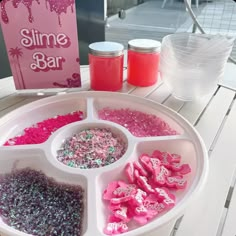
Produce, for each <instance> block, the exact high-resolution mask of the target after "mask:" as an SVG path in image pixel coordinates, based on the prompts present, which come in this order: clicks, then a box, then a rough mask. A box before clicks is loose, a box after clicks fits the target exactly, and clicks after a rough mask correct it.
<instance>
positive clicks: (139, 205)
mask: <svg viewBox="0 0 236 236" xmlns="http://www.w3.org/2000/svg"><path fill="white" fill-rule="evenodd" d="M180 161H181V156H180V155H178V154H170V153H168V152H161V151H159V150H155V151H154V152H153V153H152V155H148V154H142V155H141V156H139V161H135V162H130V163H128V164H127V165H126V166H125V169H124V173H125V175H126V177H127V180H128V181H113V182H111V183H109V184H108V186H107V188H106V189H105V191H104V192H103V199H104V200H106V201H108V202H109V203H108V209H109V212H110V213H111V214H110V216H109V217H108V219H107V224H106V227H105V228H104V233H105V234H108V235H114V234H120V233H124V232H127V231H128V230H129V224H130V223H131V225H133V224H132V222H136V223H137V224H138V225H144V224H146V223H148V222H149V221H150V220H151V219H153V218H154V217H156V216H158V215H159V214H161V213H162V212H166V211H168V210H170V209H171V208H173V207H174V206H175V203H176V197H175V195H174V192H175V191H177V190H183V189H185V188H186V186H187V180H185V179H184V175H186V174H188V173H190V172H191V168H190V166H189V165H188V164H181V163H180Z"/></svg>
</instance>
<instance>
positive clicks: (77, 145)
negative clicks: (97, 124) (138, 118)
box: [57, 128, 127, 169]
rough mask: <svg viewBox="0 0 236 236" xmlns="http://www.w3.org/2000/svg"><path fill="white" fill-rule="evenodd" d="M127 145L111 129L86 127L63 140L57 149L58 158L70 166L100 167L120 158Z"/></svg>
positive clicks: (81, 167) (82, 167)
mask: <svg viewBox="0 0 236 236" xmlns="http://www.w3.org/2000/svg"><path fill="white" fill-rule="evenodd" d="M126 146H127V145H126V143H125V142H124V141H123V140H122V139H121V138H120V137H118V136H116V135H115V134H113V133H112V132H111V131H110V130H109V129H105V128H91V129H85V130H82V131H80V132H79V133H77V134H75V135H73V136H72V137H70V138H67V139H66V140H65V141H64V142H63V144H62V146H61V148H60V149H59V150H58V151H57V159H58V160H59V161H60V162H62V163H63V164H65V165H67V166H70V167H75V168H80V169H92V168H99V167H102V166H106V165H110V164H112V163H114V162H115V161H117V160H118V159H120V158H121V157H122V156H123V154H124V153H125V151H126Z"/></svg>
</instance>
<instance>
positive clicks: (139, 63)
mask: <svg viewBox="0 0 236 236" xmlns="http://www.w3.org/2000/svg"><path fill="white" fill-rule="evenodd" d="M160 50H161V43H160V42H159V41H156V40H151V39H133V40H130V41H129V42H128V68H127V69H128V78H127V79H128V83H130V84H132V85H135V86H143V87H145V86H151V85H153V84H155V83H156V82H157V79H158V67H159V60H160Z"/></svg>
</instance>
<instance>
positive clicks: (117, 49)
mask: <svg viewBox="0 0 236 236" xmlns="http://www.w3.org/2000/svg"><path fill="white" fill-rule="evenodd" d="M123 64H124V46H123V45H122V44H119V43H115V42H97V43H92V44H90V45H89V70H90V82H91V88H92V89H93V90H99V91H117V90H120V89H121V88H122V84H123Z"/></svg>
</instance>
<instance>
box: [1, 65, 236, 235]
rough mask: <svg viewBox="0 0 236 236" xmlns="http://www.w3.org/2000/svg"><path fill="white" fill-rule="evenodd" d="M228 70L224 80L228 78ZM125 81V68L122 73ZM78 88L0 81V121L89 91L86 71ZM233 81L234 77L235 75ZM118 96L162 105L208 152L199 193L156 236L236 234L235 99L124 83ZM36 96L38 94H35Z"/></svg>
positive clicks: (219, 92) (222, 92) (220, 91)
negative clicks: (47, 100)
mask: <svg viewBox="0 0 236 236" xmlns="http://www.w3.org/2000/svg"><path fill="white" fill-rule="evenodd" d="M231 67H232V66H230V67H229V68H228V71H227V73H226V76H229V75H230V76H232V73H231V72H230V68H231ZM124 73H125V78H126V69H124ZM81 76H82V83H83V87H82V88H80V89H50V90H47V91H45V90H37V91H36V90H29V91H24V92H17V91H16V90H15V89H14V84H13V79H12V77H9V78H6V79H2V80H0V117H1V116H3V115H5V114H7V113H8V112H10V111H12V110H14V109H16V108H18V107H20V106H22V105H24V104H27V103H29V102H32V101H35V100H38V99H41V98H43V97H45V96H49V95H52V94H57V93H59V94H60V93H67V92H77V91H81V90H89V89H90V85H89V70H88V67H87V66H82V67H81ZM234 77H235V78H236V74H234ZM121 92H122V93H129V94H133V95H136V96H140V97H145V98H148V99H152V100H154V101H156V102H159V103H162V104H164V105H166V106H168V107H169V108H171V109H173V110H175V111H176V112H178V113H179V114H181V115H182V116H184V117H185V118H186V119H187V120H188V121H189V122H190V123H192V124H193V125H194V126H195V128H196V129H197V130H198V131H199V133H200V135H201V136H202V138H203V140H204V141H205V143H206V147H207V149H208V152H209V160H210V172H209V176H208V180H207V183H206V187H205V188H204V190H203V192H202V194H201V195H200V196H199V197H198V198H197V199H196V200H195V202H193V203H192V204H191V205H190V206H189V207H188V208H187V210H186V212H185V214H184V216H183V218H182V219H180V220H177V222H170V223H169V224H168V225H166V226H165V227H163V228H162V229H160V231H159V232H158V233H157V236H159V235H160V236H170V235H171V236H174V235H175V236H190V235H191V236H235V235H236V222H235V218H236V191H235V188H234V187H235V176H236V171H235V169H236V157H235V156H234V151H235V149H234V148H235V147H236V103H235V98H236V94H235V92H234V91H232V90H229V89H227V88H224V87H221V86H219V87H218V88H217V89H216V91H215V92H214V93H213V94H211V95H209V96H207V97H205V98H203V99H202V100H200V101H197V102H183V101H179V100H176V99H175V98H174V97H172V96H171V94H170V93H169V92H168V90H167V88H166V86H165V84H163V83H161V82H158V83H157V84H155V85H154V86H151V87H146V88H138V87H134V86H132V85H129V84H128V83H127V82H126V81H124V85H123V89H122V90H121ZM37 93H38V95H37Z"/></svg>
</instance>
